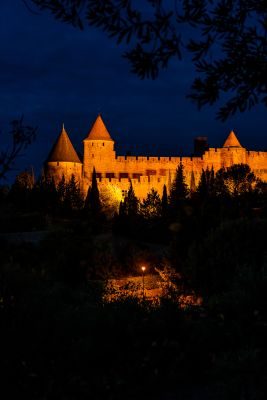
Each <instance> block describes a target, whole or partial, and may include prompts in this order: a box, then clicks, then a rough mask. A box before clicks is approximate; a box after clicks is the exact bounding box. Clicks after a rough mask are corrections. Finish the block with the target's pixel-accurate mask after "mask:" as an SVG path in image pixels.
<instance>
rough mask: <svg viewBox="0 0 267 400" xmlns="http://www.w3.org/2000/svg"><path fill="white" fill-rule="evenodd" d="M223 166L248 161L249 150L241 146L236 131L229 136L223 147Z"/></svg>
mask: <svg viewBox="0 0 267 400" xmlns="http://www.w3.org/2000/svg"><path fill="white" fill-rule="evenodd" d="M221 162H222V166H224V167H230V166H231V165H233V164H241V163H244V164H245V163H247V151H246V149H245V148H244V147H242V146H241V144H240V142H239V140H238V139H237V136H236V134H235V132H234V131H231V132H230V133H229V135H228V136H227V138H226V140H225V142H224V144H223V148H222V149H221Z"/></svg>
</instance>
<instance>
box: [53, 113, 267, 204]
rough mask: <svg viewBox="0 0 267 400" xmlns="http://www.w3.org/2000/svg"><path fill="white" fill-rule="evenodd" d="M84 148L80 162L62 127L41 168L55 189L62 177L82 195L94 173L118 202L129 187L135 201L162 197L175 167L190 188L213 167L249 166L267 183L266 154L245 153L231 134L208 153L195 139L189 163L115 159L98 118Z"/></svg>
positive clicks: (169, 159) (202, 139) (183, 159)
mask: <svg viewBox="0 0 267 400" xmlns="http://www.w3.org/2000/svg"><path fill="white" fill-rule="evenodd" d="M83 145H84V151H83V161H81V160H80V158H79V157H78V154H77V152H76V151H75V149H74V147H73V145H72V143H71V141H70V139H69V136H68V134H67V132H66V131H65V129H64V126H63V129H62V132H61V133H60V135H59V136H58V138H57V140H56V142H55V144H54V146H53V148H52V150H51V152H50V154H49V156H48V158H47V161H46V163H45V172H46V175H48V176H52V177H53V178H54V179H55V182H56V183H57V182H59V180H60V179H61V178H62V175H64V176H65V179H69V178H70V177H71V175H72V174H74V176H75V178H76V180H77V181H78V182H79V184H80V187H81V190H82V192H83V193H84V194H85V193H87V190H88V187H89V185H90V183H91V180H92V172H93V169H94V168H95V170H96V173H97V179H98V186H99V189H100V191H101V190H102V189H103V188H109V189H110V190H113V191H114V190H115V191H116V193H117V197H118V198H119V197H120V199H123V198H124V197H125V195H126V194H127V191H128V189H129V181H131V182H132V185H133V188H134V191H135V194H136V196H137V197H138V198H139V199H143V198H145V197H146V195H147V193H148V192H149V191H150V190H151V189H152V188H154V189H155V190H157V191H158V193H159V194H160V195H161V194H162V190H163V185H164V184H165V185H166V186H167V189H170V186H171V182H172V180H173V178H174V176H175V172H176V168H177V166H178V164H179V163H180V162H181V163H182V164H183V166H184V173H185V177H186V181H187V184H188V185H189V187H190V186H192V185H193V184H196V185H197V184H198V181H199V179H200V175H201V172H202V170H203V169H204V170H205V169H206V168H212V167H213V168H214V171H215V172H216V171H218V170H219V169H220V168H222V167H229V166H231V165H233V164H239V163H244V164H248V165H249V166H250V168H251V169H252V171H253V172H254V173H255V175H256V176H257V177H259V178H260V179H262V180H263V181H265V182H266V181H267V152H264V151H249V150H247V149H245V148H244V147H242V145H241V144H240V142H239V140H238V139H237V137H236V135H235V133H234V132H233V131H232V132H230V134H229V135H228V137H227V139H226V140H225V142H224V144H223V147H221V148H210V147H208V145H207V139H206V138H205V137H199V138H196V139H195V151H194V155H192V156H190V157H147V156H118V155H117V154H116V151H115V150H114V140H113V139H112V138H111V136H110V134H109V132H108V130H107V128H106V126H105V124H104V122H103V120H102V118H101V116H100V115H99V116H98V117H97V119H96V121H95V122H94V124H93V126H92V128H91V130H90V131H89V133H88V135H87V137H86V138H85V139H84V141H83Z"/></svg>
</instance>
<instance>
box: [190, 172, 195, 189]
mask: <svg viewBox="0 0 267 400" xmlns="http://www.w3.org/2000/svg"><path fill="white" fill-rule="evenodd" d="M195 191H196V181H195V174H194V171H192V172H191V180H190V192H191V194H192V193H195Z"/></svg>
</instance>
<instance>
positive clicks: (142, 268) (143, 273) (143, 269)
mask: <svg viewBox="0 0 267 400" xmlns="http://www.w3.org/2000/svg"><path fill="white" fill-rule="evenodd" d="M141 270H142V276H143V300H144V299H145V270H146V267H145V266H144V265H143V266H142V267H141Z"/></svg>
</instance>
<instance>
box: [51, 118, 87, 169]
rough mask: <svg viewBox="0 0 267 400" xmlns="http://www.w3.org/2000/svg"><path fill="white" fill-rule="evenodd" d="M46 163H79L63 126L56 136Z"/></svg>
mask: <svg viewBox="0 0 267 400" xmlns="http://www.w3.org/2000/svg"><path fill="white" fill-rule="evenodd" d="M47 161H48V162H49V161H56V162H57V161H67V162H75V163H76V162H77V163H80V162H81V160H80V159H79V157H78V155H77V153H76V151H75V149H74V147H73V145H72V143H71V141H70V138H69V136H68V134H67V132H66V131H65V128H64V125H63V127H62V131H61V133H60V135H59V136H58V138H57V140H56V142H55V144H54V146H53V147H52V150H51V151H50V154H49V156H48V158H47Z"/></svg>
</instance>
